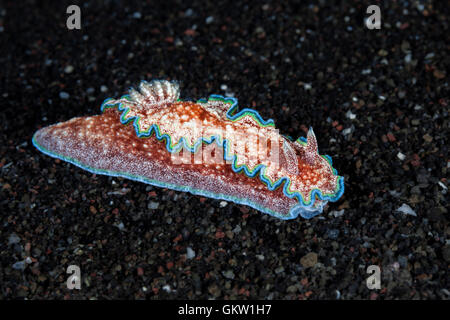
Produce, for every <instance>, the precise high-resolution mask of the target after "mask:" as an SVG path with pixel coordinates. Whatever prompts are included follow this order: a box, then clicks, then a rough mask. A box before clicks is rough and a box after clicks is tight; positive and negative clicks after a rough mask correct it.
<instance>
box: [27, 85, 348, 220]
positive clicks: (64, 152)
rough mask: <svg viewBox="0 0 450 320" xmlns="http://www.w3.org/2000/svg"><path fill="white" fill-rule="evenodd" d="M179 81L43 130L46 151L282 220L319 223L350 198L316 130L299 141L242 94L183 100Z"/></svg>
mask: <svg viewBox="0 0 450 320" xmlns="http://www.w3.org/2000/svg"><path fill="white" fill-rule="evenodd" d="M179 95H180V89H179V84H178V83H177V82H174V81H166V80H154V81H152V82H146V81H142V82H141V83H140V85H139V88H138V89H133V88H132V89H130V91H129V94H127V95H124V96H122V97H121V98H119V99H112V98H110V99H106V100H105V101H104V102H103V104H102V106H101V114H100V115H95V116H91V117H78V118H73V119H71V120H68V121H66V122H62V123H57V124H55V125H51V126H48V127H44V128H42V129H40V130H38V131H37V132H36V133H35V134H34V136H33V144H34V146H35V147H36V148H37V149H38V150H40V151H41V152H43V153H45V154H47V155H49V156H52V157H55V158H59V159H61V160H64V161H67V162H70V163H72V164H74V165H76V166H79V167H81V168H83V169H85V170H87V171H90V172H92V173H96V174H104V175H109V176H117V177H125V178H128V179H132V180H137V181H141V182H144V183H148V184H151V185H155V186H158V187H164V188H169V189H174V190H179V191H188V192H191V193H193V194H196V195H202V196H205V197H210V198H215V199H223V200H229V201H232V202H235V203H238V204H243V205H248V206H250V207H253V208H255V209H257V210H260V211H262V212H264V213H268V214H270V215H272V216H275V217H277V218H281V219H293V218H296V217H297V216H298V215H301V216H302V217H304V218H307V219H308V218H311V217H313V216H315V215H317V214H319V213H321V212H322V210H323V207H324V205H325V204H326V203H327V202H328V201H337V200H338V199H339V198H340V197H341V195H342V194H343V192H344V179H343V177H341V176H338V174H337V171H336V170H335V169H334V168H333V167H332V161H331V158H330V157H329V156H327V155H319V153H318V147H317V141H316V137H315V135H314V132H313V130H312V129H310V130H309V132H308V134H307V138H306V139H305V138H302V137H301V138H299V139H298V140H296V141H293V140H291V139H290V138H288V137H286V136H284V135H281V134H280V133H279V132H278V129H276V127H275V124H274V122H273V120H272V119H269V120H263V119H262V118H261V116H260V115H259V114H258V113H257V112H256V111H254V110H251V109H247V108H246V109H243V110H241V111H238V109H237V100H236V99H235V98H225V97H222V96H219V95H211V96H210V97H209V98H208V99H207V100H204V99H201V100H198V101H197V102H193V101H183V100H181V99H180V98H179Z"/></svg>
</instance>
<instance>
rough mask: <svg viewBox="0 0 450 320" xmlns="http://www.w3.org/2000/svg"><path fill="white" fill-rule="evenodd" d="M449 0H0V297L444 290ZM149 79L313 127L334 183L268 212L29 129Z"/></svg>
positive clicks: (296, 127) (431, 294)
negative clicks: (332, 189)
mask: <svg viewBox="0 0 450 320" xmlns="http://www.w3.org/2000/svg"><path fill="white" fill-rule="evenodd" d="M70 4H79V5H80V7H81V12H82V13H81V30H72V31H70V30H68V29H67V28H66V19H67V17H68V14H66V8H67V6H68V5H70ZM370 4H378V5H379V6H380V7H381V15H382V28H381V29H380V30H368V29H367V28H366V27H365V26H364V23H363V19H364V17H365V16H368V14H366V8H367V6H368V5H370ZM447 16H448V3H447V2H446V1H383V2H381V1H375V0H374V1H372V2H370V3H364V2H360V1H342V2H341V1H319V2H317V3H316V2H313V1H305V2H287V1H286V2H285V1H283V3H281V2H280V3H279V2H273V3H269V2H263V1H253V2H246V3H245V4H244V3H241V2H238V1H233V2H224V1H214V2H210V3H204V2H201V1H192V2H191V1H179V2H172V1H146V2H138V1H123V2H120V1H90V2H85V3H84V4H83V3H80V2H76V1H2V3H1V5H0V31H1V32H0V40H1V44H0V65H1V71H0V95H1V101H2V106H3V108H2V112H1V113H0V121H1V123H0V128H1V129H0V142H1V143H0V166H1V168H0V212H1V214H0V299H12V298H29V299H53V298H57V299H74V298H82V299H85V298H86V299H89V298H98V299H105V298H125V299H141V298H155V299H181V298H184V299H207V298H208V299H209V298H217V299H224V298H225V299H234V298H240V299H246V298H253V299H255V298H260V299H336V298H338V299H339V298H340V299H356V298H361V299H409V298H414V299H417V298H419V299H448V298H449V297H450V293H449V291H448V290H449V276H448V266H449V263H450V246H449V244H448V242H449V240H448V236H449V234H450V228H449V226H448V209H447V207H448V194H447V186H448V181H447V180H446V177H447V175H448V168H449V162H448V161H449V158H448V141H447V139H446V138H447V137H448V133H449V128H448V127H449V121H448V120H449V118H448V102H449V101H448V78H447V72H448V66H449V57H448V43H449V41H448V40H449V39H448V34H449V30H448V29H449V28H448V18H447ZM156 78H157V79H176V80H179V81H181V84H182V95H181V97H182V98H192V99H197V98H201V97H207V96H208V95H210V94H213V93H216V94H222V95H225V94H228V95H233V96H235V97H237V98H238V99H239V103H240V105H241V106H242V107H250V108H254V109H256V110H257V111H258V112H260V114H261V115H262V116H263V118H265V119H267V118H272V119H274V120H275V123H276V124H277V127H279V128H280V130H281V132H282V133H284V134H289V135H291V136H293V137H295V138H297V137H298V136H299V135H303V136H305V135H306V129H307V128H308V127H309V126H312V127H313V128H314V131H315V133H316V136H317V138H318V142H319V148H320V152H321V153H322V154H329V155H330V156H332V158H333V160H334V166H335V167H336V168H337V170H338V172H339V174H341V175H343V176H345V187H346V191H345V193H344V195H343V197H342V198H341V199H340V201H339V202H337V203H332V204H329V206H328V207H327V208H326V210H325V211H324V213H323V214H322V215H321V216H319V217H316V218H313V219H311V220H303V219H301V218H298V219H296V220H291V221H281V220H277V219H276V218H272V217H270V216H268V215H264V214H261V213H260V212H258V211H255V210H253V209H249V208H247V207H244V206H240V205H235V204H233V203H228V204H227V205H226V206H225V207H221V205H220V201H218V200H213V199H205V198H201V197H197V196H192V195H191V194H186V193H180V192H174V191H170V190H166V189H161V188H154V187H152V186H148V185H145V184H142V183H138V182H133V181H129V180H125V179H118V178H110V177H106V176H94V175H92V174H90V173H88V172H85V171H83V170H81V169H79V168H77V167H75V166H73V165H70V164H68V163H63V162H61V161H58V160H55V159H53V158H50V157H48V156H45V155H43V154H41V153H39V152H38V151H37V150H36V149H35V148H34V147H33V146H32V144H31V137H32V135H33V133H34V132H35V131H36V130H37V129H38V128H40V127H42V126H47V125H50V124H53V123H55V122H58V121H65V120H68V119H70V118H72V117H75V116H83V115H92V114H98V113H99V112H100V110H99V108H100V105H101V103H102V101H103V100H104V99H105V98H108V97H119V96H120V95H121V94H123V93H125V92H126V90H127V89H128V88H129V87H130V86H133V85H136V84H137V83H138V82H139V81H140V80H143V79H146V80H151V79H156ZM224 85H225V86H226V87H225V86H224ZM399 152H401V153H402V154H403V155H404V158H402V157H401V155H400V157H399ZM400 158H402V159H400ZM439 182H440V183H439ZM403 204H407V205H409V206H410V207H411V208H412V210H414V212H415V213H416V215H417V216H412V215H406V214H404V213H402V212H399V211H397V209H398V208H399V207H401V206H402V205H403ZM336 216H337V217H336ZM188 247H189V248H191V249H192V250H193V251H194V252H195V258H193V259H187V256H186V253H187V248H188ZM71 264H76V265H79V266H80V267H81V272H82V278H83V283H82V289H81V290H79V291H78V290H74V291H70V290H68V289H67V288H66V279H67V277H68V275H67V274H66V273H65V270H66V268H67V267H68V266H69V265H71ZM372 264H375V265H379V266H380V267H381V268H382V284H381V287H382V289H381V290H369V289H368V288H367V287H366V280H365V279H366V278H367V277H368V275H367V274H366V268H367V267H368V266H369V265H372Z"/></svg>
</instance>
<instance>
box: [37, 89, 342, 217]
mask: <svg viewBox="0 0 450 320" xmlns="http://www.w3.org/2000/svg"><path fill="white" fill-rule="evenodd" d="M120 99H126V100H130V101H131V99H130V96H129V95H123V96H122V97H121V98H120ZM111 100H114V98H107V99H105V100H104V102H103V103H102V105H101V107H100V109H101V112H102V113H103V112H104V111H105V109H106V108H117V109H118V111H119V112H121V115H120V122H121V123H122V124H123V125H127V124H129V123H130V122H132V123H133V127H134V129H135V132H136V135H137V136H138V137H139V138H148V137H150V136H151V134H152V133H153V131H154V132H155V137H156V138H157V139H158V140H159V141H162V140H165V141H166V149H167V151H168V152H170V153H176V152H178V151H180V150H181V148H182V147H184V148H185V149H187V150H189V151H190V152H192V153H195V152H196V151H197V150H198V147H199V146H200V145H201V144H202V143H206V144H211V143H213V142H214V141H215V142H216V144H217V145H218V146H219V147H222V148H223V150H224V160H226V161H231V162H232V163H231V169H232V170H233V172H235V173H240V172H242V171H243V172H244V173H245V175H246V176H248V177H250V178H254V177H255V176H256V175H257V174H258V172H259V178H260V180H261V181H262V182H263V183H264V184H265V185H266V186H267V188H268V189H269V190H270V191H274V190H275V189H277V188H278V187H280V186H281V185H282V184H283V183H284V187H283V194H284V195H285V196H287V197H288V198H290V199H293V198H296V199H297V201H298V202H299V203H298V204H297V205H294V206H292V207H291V208H290V210H289V213H288V214H287V215H283V214H279V213H277V212H274V211H273V210H270V209H268V208H265V207H262V206H260V205H257V204H255V203H253V202H251V201H249V200H247V199H240V198H235V197H230V196H227V195H224V194H215V193H211V192H208V191H205V190H200V189H195V188H191V187H187V186H177V185H171V184H166V183H163V182H160V181H156V180H152V179H148V178H145V177H135V176H132V175H129V174H126V173H117V172H113V171H109V173H103V174H106V175H112V174H110V173H116V174H119V176H121V177H126V178H129V179H132V180H137V181H140V182H144V183H147V184H152V185H155V186H162V187H168V188H171V189H174V190H179V191H189V192H191V193H193V194H198V195H203V196H208V197H212V198H216V199H223V200H231V201H233V202H236V203H239V204H244V205H249V206H251V207H253V208H255V209H257V210H259V211H262V212H264V213H268V214H270V215H272V216H275V217H277V218H280V219H286V220H287V219H294V218H296V217H297V216H298V215H301V216H302V217H303V218H305V219H310V218H312V217H314V216H316V215H318V214H320V213H322V210H323V207H324V206H325V204H326V203H327V202H328V201H331V202H335V201H338V200H339V198H340V197H341V196H342V194H343V193H344V188H345V187H344V177H342V176H338V172H337V170H336V169H335V168H333V165H332V158H331V157H330V156H328V155H320V154H319V156H321V157H323V158H324V159H325V160H326V161H327V162H328V163H329V165H330V167H331V169H332V170H333V174H334V175H335V176H337V180H338V181H337V186H336V189H335V191H334V193H332V194H327V193H326V194H323V193H322V191H321V190H319V189H317V188H315V189H312V190H311V191H310V193H309V201H305V200H304V197H303V195H302V194H301V193H300V192H298V191H291V190H289V187H290V185H291V181H290V179H289V178H288V177H282V178H280V179H278V180H277V181H275V182H273V181H271V179H270V178H269V177H268V176H266V175H265V169H266V166H265V165H263V164H260V165H257V166H256V167H255V168H254V169H253V170H250V169H249V168H248V167H247V166H246V165H245V164H243V165H241V166H238V165H236V161H237V155H236V154H233V155H231V156H230V155H229V152H228V151H229V150H228V149H229V148H228V144H229V141H228V140H227V139H223V138H222V137H221V136H219V135H212V136H210V137H209V139H208V138H206V137H200V138H199V139H198V140H197V141H196V142H195V143H194V145H193V146H190V145H189V144H188V142H187V141H186V139H185V137H181V138H180V139H179V140H178V142H177V143H176V144H175V145H174V144H172V137H171V136H170V134H168V133H164V134H163V133H161V130H160V128H159V125H158V124H157V123H154V124H152V125H151V126H150V128H149V129H148V130H146V131H142V130H141V128H140V125H139V120H140V117H139V116H132V117H128V118H127V114H128V112H129V111H130V108H129V107H125V106H124V105H123V103H122V102H120V103H112V104H109V103H108V102H109V101H111ZM178 101H183V100H181V99H178ZM209 101H221V102H223V103H226V104H231V107H230V108H229V109H228V111H227V113H226V116H227V118H228V119H229V120H231V121H233V122H235V121H238V120H240V119H241V118H243V117H245V116H246V115H250V116H251V117H252V118H253V119H254V120H255V121H256V122H257V123H258V124H259V125H260V126H262V127H267V126H274V127H275V123H274V121H273V120H272V119H269V120H267V121H264V120H263V119H262V117H261V116H260V115H259V113H258V112H257V111H255V110H252V109H248V108H245V109H242V110H241V111H239V112H238V113H236V114H233V113H234V112H235V111H236V110H237V107H238V101H237V99H236V98H232V97H227V98H225V97H223V96H221V95H215V94H213V95H210V96H209V98H208V100H206V99H199V100H197V103H199V104H201V103H207V102H209ZM297 141H298V142H299V143H301V144H302V145H304V144H306V139H305V138H304V137H300V138H298V139H297ZM34 143H35V141H34V139H33V144H34ZM38 149H39V148H38ZM47 152H48V150H47ZM62 160H65V159H64V158H63V159H62ZM72 160H73V159H72ZM65 161H67V160H65ZM68 162H71V163H73V164H75V165H77V166H80V165H79V164H77V163H74V162H73V161H68ZM80 167H81V168H86V166H82V165H81V166H80ZM86 170H88V171H91V172H94V171H93V170H98V169H94V168H90V167H88V169H86ZM103 171H105V170H103ZM94 173H99V172H94ZM316 197H317V198H318V199H319V200H321V201H323V202H322V203H321V204H320V205H318V206H316V207H314V204H315V201H316Z"/></svg>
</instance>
